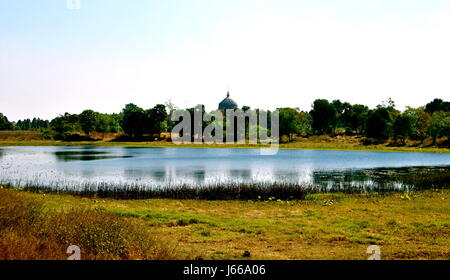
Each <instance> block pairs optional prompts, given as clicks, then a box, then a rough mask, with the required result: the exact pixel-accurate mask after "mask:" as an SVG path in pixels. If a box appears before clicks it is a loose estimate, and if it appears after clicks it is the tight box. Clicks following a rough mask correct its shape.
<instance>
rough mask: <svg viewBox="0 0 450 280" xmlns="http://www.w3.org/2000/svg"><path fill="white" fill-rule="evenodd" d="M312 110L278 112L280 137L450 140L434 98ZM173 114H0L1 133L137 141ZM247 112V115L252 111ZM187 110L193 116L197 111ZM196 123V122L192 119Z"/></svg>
mask: <svg viewBox="0 0 450 280" xmlns="http://www.w3.org/2000/svg"><path fill="white" fill-rule="evenodd" d="M311 107H312V108H311V110H310V111H309V112H305V111H301V110H299V109H298V108H279V117H280V135H282V136H284V137H285V139H287V140H286V141H292V140H294V139H295V138H296V137H308V136H312V135H331V136H333V135H361V136H366V137H367V138H369V139H374V140H376V141H386V140H387V139H394V140H395V141H399V142H401V143H405V141H406V140H407V139H412V140H420V141H422V142H423V141H424V140H425V139H427V138H431V139H432V140H433V144H434V143H436V139H438V138H440V137H450V102H447V101H443V100H442V99H434V100H433V101H431V102H429V103H428V104H426V105H425V106H422V107H418V108H412V107H407V108H406V109H405V110H404V111H399V110H397V109H396V106H395V103H394V101H392V100H391V99H388V100H387V101H386V102H383V103H382V104H380V105H378V106H377V107H375V108H373V109H369V107H367V106H365V105H362V104H351V103H349V102H342V101H340V100H333V101H331V102H330V101H329V100H326V99H316V100H315V101H314V102H313V104H312V106H311ZM201 108H202V111H203V113H205V107H204V106H203V105H201ZM174 109H175V108H174V106H173V105H172V104H171V103H168V104H157V105H156V106H154V107H153V108H150V109H143V108H141V107H139V106H137V105H135V104H127V105H125V107H124V108H123V109H122V111H121V112H120V113H117V114H103V113H99V112H95V111H93V110H84V111H83V112H81V113H80V114H69V113H65V114H63V115H60V116H58V117H56V118H54V119H52V120H50V121H48V120H42V119H39V118H33V119H24V120H19V121H17V122H10V121H9V120H8V118H7V117H6V116H4V115H3V114H2V113H0V130H39V131H43V132H45V133H46V135H48V136H49V137H51V138H55V139H58V138H62V139H64V138H67V137H69V136H70V135H73V134H74V133H79V132H84V134H85V135H90V134H91V133H92V132H100V133H106V132H111V133H118V132H123V134H124V135H126V136H127V137H129V138H133V139H139V138H141V137H143V136H144V135H150V136H155V137H158V138H159V137H160V136H161V133H163V132H168V131H171V129H172V128H173V126H174V125H175V123H174V122H172V121H171V120H170V114H171V112H172V111H173V110H174ZM242 109H243V110H244V111H246V110H248V109H250V107H248V106H244V107H242ZM187 110H188V111H189V112H190V113H191V115H193V112H194V108H189V109H187ZM257 111H258V110H257ZM191 119H192V121H193V116H192V118H191ZM207 125H208V122H204V123H203V127H206V126H207ZM246 126H247V124H246Z"/></svg>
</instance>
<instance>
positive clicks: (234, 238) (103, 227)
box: [0, 188, 450, 259]
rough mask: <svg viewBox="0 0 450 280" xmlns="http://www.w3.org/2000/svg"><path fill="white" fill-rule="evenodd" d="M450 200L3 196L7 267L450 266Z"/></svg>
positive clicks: (438, 194) (423, 196) (1, 238)
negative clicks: (64, 262) (448, 262)
mask: <svg viewBox="0 0 450 280" xmlns="http://www.w3.org/2000/svg"><path fill="white" fill-rule="evenodd" d="M449 202H450V191H449V190H429V191H422V192H417V193H409V194H408V195H407V196H406V195H405V194H400V193H391V194H388V195H379V194H314V195H308V196H307V197H306V199H305V200H301V201H289V202H287V201H277V200H276V199H274V200H271V201H202V200H171V199H147V200H113V199H94V198H80V197H76V196H71V195H62V194H36V193H29V192H24V191H21V190H12V189H5V188H2V189H0V259H66V258H67V257H68V255H67V254H66V252H65V251H66V248H67V247H68V246H69V245H78V246H80V247H81V257H82V259H196V258H203V259H246V257H243V253H244V251H249V252H250V259H367V257H368V255H367V253H366V250H367V247H368V246H369V245H371V244H375V245H378V246H380V247H381V254H382V256H381V257H382V259H450V203H449Z"/></svg>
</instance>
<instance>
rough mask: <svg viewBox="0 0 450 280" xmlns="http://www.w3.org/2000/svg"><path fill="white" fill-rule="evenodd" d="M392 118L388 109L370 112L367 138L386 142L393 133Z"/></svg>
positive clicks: (381, 108)
mask: <svg viewBox="0 0 450 280" xmlns="http://www.w3.org/2000/svg"><path fill="white" fill-rule="evenodd" d="M391 124H392V117H391V115H390V114H389V110H388V108H386V107H378V108H377V109H375V110H372V111H370V112H369V115H368V117H367V121H366V135H367V137H370V138H374V139H378V140H385V139H388V138H389V135H390V132H391Z"/></svg>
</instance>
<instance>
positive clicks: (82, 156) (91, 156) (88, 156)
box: [54, 150, 132, 161]
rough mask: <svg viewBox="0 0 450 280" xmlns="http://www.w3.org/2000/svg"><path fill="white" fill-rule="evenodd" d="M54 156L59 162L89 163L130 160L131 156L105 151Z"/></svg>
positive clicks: (73, 152)
mask: <svg viewBox="0 0 450 280" xmlns="http://www.w3.org/2000/svg"><path fill="white" fill-rule="evenodd" d="M54 155H55V157H56V159H57V160H59V161H89V160H102V159H117V158H130V157H132V156H131V155H129V156H115V155H111V153H109V152H105V151H90V150H87V151H57V152H54Z"/></svg>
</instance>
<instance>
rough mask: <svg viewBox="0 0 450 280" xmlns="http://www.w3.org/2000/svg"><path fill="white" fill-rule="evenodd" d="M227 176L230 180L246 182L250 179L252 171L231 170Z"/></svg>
mask: <svg viewBox="0 0 450 280" xmlns="http://www.w3.org/2000/svg"><path fill="white" fill-rule="evenodd" d="M229 174H230V176H231V178H232V179H244V180H248V179H250V178H251V177H252V171H251V170H250V169H232V170H230V173H229Z"/></svg>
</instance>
